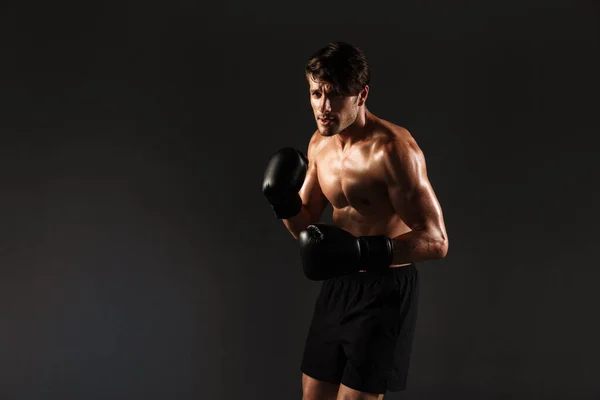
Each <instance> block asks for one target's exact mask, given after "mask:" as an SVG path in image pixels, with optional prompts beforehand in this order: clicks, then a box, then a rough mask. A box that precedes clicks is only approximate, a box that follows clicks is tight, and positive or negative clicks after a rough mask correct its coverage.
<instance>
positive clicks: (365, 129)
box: [335, 108, 373, 150]
mask: <svg viewBox="0 0 600 400" xmlns="http://www.w3.org/2000/svg"><path fill="white" fill-rule="evenodd" d="M372 118H373V116H372V114H371V113H370V112H369V111H368V110H367V109H366V108H365V110H364V111H363V112H359V113H358V116H357V117H356V121H354V123H353V124H352V125H350V126H349V127H347V128H346V129H344V130H343V131H341V132H340V133H338V134H337V135H335V138H336V140H338V142H339V144H340V145H341V146H342V150H344V149H346V148H348V147H351V146H352V145H353V144H355V143H357V142H360V141H361V140H363V139H364V138H365V137H367V136H368V134H369V124H370V122H371V120H372Z"/></svg>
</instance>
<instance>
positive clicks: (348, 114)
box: [307, 76, 359, 136]
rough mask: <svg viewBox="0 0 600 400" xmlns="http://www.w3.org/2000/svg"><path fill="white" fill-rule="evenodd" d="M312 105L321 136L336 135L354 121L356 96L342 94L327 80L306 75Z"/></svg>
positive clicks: (356, 110) (356, 112)
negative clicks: (319, 79)
mask: <svg viewBox="0 0 600 400" xmlns="http://www.w3.org/2000/svg"><path fill="white" fill-rule="evenodd" d="M307 78H308V79H307V80H308V84H309V89H310V105H311V106H312V109H313V113H314V114H315V120H316V121H317V127H318V129H319V132H320V133H321V135H323V136H333V135H337V134H338V133H340V132H341V131H343V130H344V129H346V128H348V127H349V126H350V125H352V124H353V123H354V121H356V117H357V115H358V110H359V104H358V96H342V95H340V94H339V93H337V92H336V91H335V89H334V88H333V86H332V85H331V84H330V83H328V82H323V81H315V80H313V79H312V77H311V76H308V77H307Z"/></svg>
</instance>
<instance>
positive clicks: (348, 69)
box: [305, 42, 371, 96]
mask: <svg viewBox="0 0 600 400" xmlns="http://www.w3.org/2000/svg"><path fill="white" fill-rule="evenodd" d="M305 72H306V75H307V76H309V75H311V76H312V77H313V78H314V79H315V80H319V81H324V82H328V83H330V84H332V85H333V87H334V88H335V90H336V91H337V92H338V93H339V94H341V95H344V96H356V95H357V94H358V93H359V92H360V91H361V90H362V89H363V88H364V87H365V86H367V85H368V84H369V83H370V82H371V69H370V68H369V64H368V63H367V58H366V57H365V55H364V54H363V52H362V50H361V49H359V48H358V47H356V46H353V45H351V44H348V43H345V42H332V43H329V44H328V45H327V46H325V47H323V48H321V49H320V50H318V51H317V52H316V53H315V54H313V55H312V57H311V58H310V60H309V61H308V64H307V65H306V68H305Z"/></svg>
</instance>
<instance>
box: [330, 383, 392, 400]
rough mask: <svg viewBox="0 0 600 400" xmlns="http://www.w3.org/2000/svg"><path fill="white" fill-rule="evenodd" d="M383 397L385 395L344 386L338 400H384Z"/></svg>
mask: <svg viewBox="0 0 600 400" xmlns="http://www.w3.org/2000/svg"><path fill="white" fill-rule="evenodd" d="M383 396H384V395H383V394H377V393H367V392H361V391H360V390H355V389H352V388H349V387H348V386H346V385H343V384H342V385H340V389H339V390H338V394H337V398H336V400H382V399H383Z"/></svg>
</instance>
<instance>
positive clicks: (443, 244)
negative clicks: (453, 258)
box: [435, 236, 448, 259]
mask: <svg viewBox="0 0 600 400" xmlns="http://www.w3.org/2000/svg"><path fill="white" fill-rule="evenodd" d="M446 255H448V238H447V237H446V236H443V237H441V238H439V239H438V240H437V243H436V246H435V258H437V259H442V258H445V257H446Z"/></svg>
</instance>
